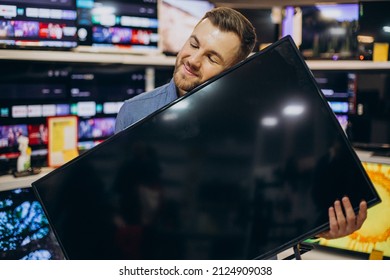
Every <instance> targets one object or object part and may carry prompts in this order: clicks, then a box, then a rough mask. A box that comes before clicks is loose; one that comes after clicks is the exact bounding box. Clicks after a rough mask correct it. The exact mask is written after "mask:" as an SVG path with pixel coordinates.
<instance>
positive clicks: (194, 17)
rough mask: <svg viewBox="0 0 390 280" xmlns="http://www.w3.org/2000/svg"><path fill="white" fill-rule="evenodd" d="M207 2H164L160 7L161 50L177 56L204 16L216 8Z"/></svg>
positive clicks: (186, 0)
mask: <svg viewBox="0 0 390 280" xmlns="http://www.w3.org/2000/svg"><path fill="white" fill-rule="evenodd" d="M214 6H215V5H214V4H212V3H211V2H209V1H206V0H162V1H160V5H159V13H158V14H159V28H160V29H159V33H160V35H161V45H162V46H161V50H162V51H163V53H165V54H167V55H176V54H177V53H178V52H179V51H180V49H181V47H182V46H183V45H184V43H185V42H186V41H187V39H188V38H189V37H190V35H191V33H192V31H193V29H194V27H195V25H196V24H197V23H198V21H199V20H200V19H201V18H202V17H203V16H204V14H205V13H206V12H207V11H209V10H211V9H212V8H214Z"/></svg>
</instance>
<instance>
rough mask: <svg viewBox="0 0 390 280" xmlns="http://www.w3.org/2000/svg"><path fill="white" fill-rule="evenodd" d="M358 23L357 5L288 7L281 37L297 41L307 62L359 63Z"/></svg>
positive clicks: (328, 4) (338, 4)
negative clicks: (323, 60)
mask: <svg viewBox="0 0 390 280" xmlns="http://www.w3.org/2000/svg"><path fill="white" fill-rule="evenodd" d="M358 19H359V5H358V4H357V3H337V4H331V3H327V4H326V3H322V4H315V5H302V6H295V7H291V6H287V7H285V9H284V19H283V24H282V34H283V35H287V34H293V35H294V36H295V37H296V38H297V40H296V42H297V43H298V42H299V49H300V50H301V52H302V54H303V56H304V57H305V58H306V59H329V60H340V59H356V58H357V57H358V41H357V32H358Z"/></svg>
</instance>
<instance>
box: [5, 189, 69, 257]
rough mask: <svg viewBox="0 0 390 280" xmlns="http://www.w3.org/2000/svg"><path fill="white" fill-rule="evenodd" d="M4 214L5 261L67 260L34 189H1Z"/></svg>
mask: <svg viewBox="0 0 390 280" xmlns="http://www.w3.org/2000/svg"><path fill="white" fill-rule="evenodd" d="M0 216H1V219H0V236H1V238H0V259H1V260H54V259H55V260H61V259H64V254H63V252H62V249H61V247H60V245H59V244H58V241H57V239H56V238H55V236H54V234H53V232H52V231H51V229H50V226H49V223H48V221H47V218H46V216H45V214H44V212H43V209H42V206H41V204H40V203H39V202H38V200H37V198H36V197H35V194H34V192H33V190H32V188H29V187H26V188H17V189H12V190H4V191H0Z"/></svg>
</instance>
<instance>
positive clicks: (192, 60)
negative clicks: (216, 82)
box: [188, 51, 201, 70]
mask: <svg viewBox="0 0 390 280" xmlns="http://www.w3.org/2000/svg"><path fill="white" fill-rule="evenodd" d="M188 63H189V65H190V67H191V68H193V69H195V70H198V69H199V68H200V65H201V54H200V52H199V51H196V52H194V53H192V54H191V56H190V57H189V58H188Z"/></svg>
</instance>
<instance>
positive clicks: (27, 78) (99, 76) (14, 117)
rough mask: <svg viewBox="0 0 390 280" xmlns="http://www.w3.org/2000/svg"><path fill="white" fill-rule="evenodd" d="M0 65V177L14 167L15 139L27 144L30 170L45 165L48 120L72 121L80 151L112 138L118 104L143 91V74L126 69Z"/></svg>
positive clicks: (38, 63) (136, 70) (31, 62)
mask: <svg viewBox="0 0 390 280" xmlns="http://www.w3.org/2000/svg"><path fill="white" fill-rule="evenodd" d="M0 66H2V67H0V92H1V95H0V158H1V159H2V166H1V167H2V168H1V171H0V173H1V174H2V173H3V172H4V173H9V172H10V171H12V170H13V169H15V168H16V159H17V157H18V156H19V154H20V151H19V150H18V144H17V137H18V136H19V135H24V136H27V137H28V139H29V146H30V147H31V149H32V153H31V161H32V166H33V167H42V166H47V145H48V127H47V124H46V122H47V118H48V117H54V116H67V115H76V116H78V120H79V128H80V129H79V137H78V138H79V139H78V140H79V141H78V142H79V143H78V146H79V149H80V151H81V150H82V151H85V150H88V149H89V148H91V147H93V146H95V145H96V144H99V143H101V142H102V141H104V140H105V139H106V138H108V137H109V136H111V135H113V134H114V123H115V116H116V114H117V113H118V111H119V108H120V106H121V105H122V103H123V100H125V99H129V98H131V97H133V96H136V95H138V94H140V93H142V92H144V91H145V70H144V69H142V68H140V69H137V67H136V68H134V66H129V65H127V66H126V65H121V66H118V65H107V64H104V65H94V66H93V67H92V66H91V65H89V64H86V63H72V64H67V63H55V64H53V63H50V62H35V61H30V62H26V61H13V62H12V63H9V61H4V62H3V64H1V63H0ZM3 164H4V165H3ZM3 168H4V169H3Z"/></svg>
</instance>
